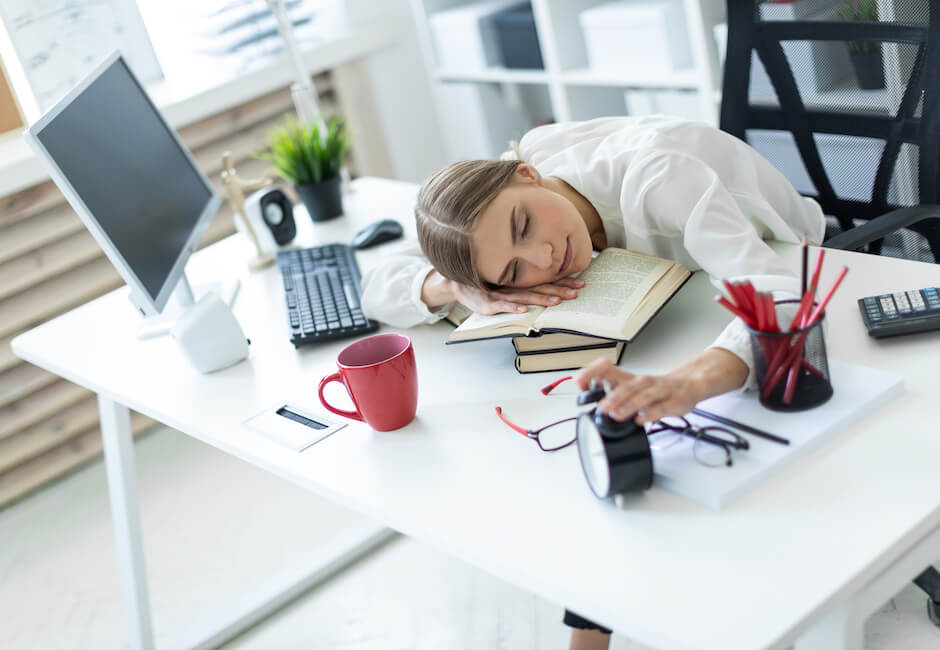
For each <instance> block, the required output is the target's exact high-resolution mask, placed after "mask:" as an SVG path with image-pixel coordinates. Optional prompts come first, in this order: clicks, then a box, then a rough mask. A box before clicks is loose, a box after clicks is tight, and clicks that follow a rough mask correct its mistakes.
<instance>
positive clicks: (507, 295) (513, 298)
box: [489, 289, 573, 307]
mask: <svg viewBox="0 0 940 650" xmlns="http://www.w3.org/2000/svg"><path fill="white" fill-rule="evenodd" d="M570 297H573V296H570ZM489 298H490V299H491V300H493V301H494V302H512V303H518V304H521V305H540V306H542V307H549V306H551V305H557V304H558V303H559V302H561V298H560V297H559V296H558V295H555V294H547V293H540V292H538V291H535V290H533V289H526V290H525V291H519V290H516V291H494V292H492V293H490V295H489Z"/></svg>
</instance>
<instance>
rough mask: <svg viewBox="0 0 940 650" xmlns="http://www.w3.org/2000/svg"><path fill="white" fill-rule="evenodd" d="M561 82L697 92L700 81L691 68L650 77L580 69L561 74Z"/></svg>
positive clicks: (577, 84)
mask: <svg viewBox="0 0 940 650" xmlns="http://www.w3.org/2000/svg"><path fill="white" fill-rule="evenodd" d="M559 78H560V79H561V82H562V83H564V84H568V85H572V86H619V87H624V88H675V89H680V90H698V88H699V87H700V81H699V77H698V74H697V72H696V71H695V70H694V69H693V68H685V69H682V70H674V71H672V72H658V73H655V74H651V75H636V74H630V75H618V74H616V73H614V72H608V71H605V70H591V69H590V68H582V69H579V70H571V71H569V72H563V73H561V74H560V75H559Z"/></svg>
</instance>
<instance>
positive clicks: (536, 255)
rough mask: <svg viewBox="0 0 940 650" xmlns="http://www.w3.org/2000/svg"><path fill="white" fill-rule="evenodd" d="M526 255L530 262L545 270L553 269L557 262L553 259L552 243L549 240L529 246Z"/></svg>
mask: <svg viewBox="0 0 940 650" xmlns="http://www.w3.org/2000/svg"><path fill="white" fill-rule="evenodd" d="M524 257H525V260H526V261H527V262H528V263H529V264H531V265H532V266H534V267H536V268H538V269H541V270H543V271H546V270H548V269H551V268H552V267H553V266H554V264H555V263H554V261H553V260H552V245H551V244H549V243H548V242H542V243H540V244H532V245H531V246H528V247H527V248H526V251H525V254H524Z"/></svg>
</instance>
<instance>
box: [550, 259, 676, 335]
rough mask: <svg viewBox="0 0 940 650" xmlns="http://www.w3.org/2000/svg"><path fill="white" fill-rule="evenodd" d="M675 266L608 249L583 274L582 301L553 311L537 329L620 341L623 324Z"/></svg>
mask: <svg viewBox="0 0 940 650" xmlns="http://www.w3.org/2000/svg"><path fill="white" fill-rule="evenodd" d="M672 265H673V262H670V261H669V260H664V259H661V258H658V257H652V256H650V255H644V254H642V253H635V252H632V251H627V250H623V249H618V248H608V249H605V250H604V251H602V252H601V254H600V255H598V256H597V258H595V259H594V261H593V262H591V265H590V266H589V267H588V268H587V269H586V270H585V271H584V273H582V274H581V276H580V277H581V279H582V280H584V282H585V286H584V288H583V289H580V290H579V291H578V297H577V298H575V299H574V300H565V301H563V302H562V303H561V304H558V305H555V306H554V307H551V308H550V309H548V310H547V311H546V312H545V313H544V314H543V315H542V316H541V317H540V318H539V320H538V321H537V322H536V325H537V326H538V327H539V328H542V327H555V328H561V329H572V330H576V331H587V332H589V333H592V334H600V335H605V333H606V335H607V336H613V337H615V338H618V337H619V333H620V327H621V325H623V322H624V321H625V320H626V318H627V317H628V316H629V315H630V314H631V313H632V312H633V310H634V309H635V308H636V307H637V305H638V304H639V303H640V301H641V300H642V299H643V297H644V296H645V295H646V294H647V293H648V292H649V290H650V288H652V286H653V285H654V284H655V283H656V281H657V280H659V278H660V277H662V275H663V274H664V273H665V272H666V271H668V270H669V268H670V267H672ZM585 318H588V319H591V321H592V324H591V325H592V326H591V327H587V326H586V325H585V323H584V319H585Z"/></svg>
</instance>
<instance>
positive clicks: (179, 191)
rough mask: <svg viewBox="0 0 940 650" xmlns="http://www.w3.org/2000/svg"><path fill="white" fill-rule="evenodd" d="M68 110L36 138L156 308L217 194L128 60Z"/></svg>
mask: <svg viewBox="0 0 940 650" xmlns="http://www.w3.org/2000/svg"><path fill="white" fill-rule="evenodd" d="M63 103H64V106H57V107H56V108H54V109H52V110H51V111H50V114H52V117H51V119H49V120H48V121H46V122H45V124H42V121H41V122H40V124H39V126H38V128H36V129H34V131H33V135H34V137H35V138H36V139H37V140H38V141H39V143H40V144H41V145H42V147H43V148H44V149H45V151H46V153H47V155H48V156H49V157H50V158H51V159H52V161H53V162H54V163H55V165H56V166H57V167H58V169H59V171H60V172H61V176H64V180H65V181H66V182H67V183H68V185H70V186H71V190H72V191H73V192H74V194H75V195H77V197H78V198H79V199H80V200H81V202H82V203H84V205H85V207H86V208H87V212H90V215H86V216H90V217H91V218H92V219H93V220H94V221H95V222H96V223H97V225H98V227H99V228H100V230H101V231H102V232H103V234H104V235H105V236H106V237H107V238H108V239H109V240H110V244H111V246H112V247H113V249H114V250H115V251H116V252H117V253H118V254H119V255H120V257H122V258H123V260H124V262H125V264H126V265H127V267H128V268H129V269H130V270H131V271H132V272H133V273H134V275H136V276H137V280H138V281H139V284H140V286H141V287H142V288H143V289H144V290H145V291H146V293H147V294H149V298H150V299H151V300H152V301H153V302H154V303H157V301H158V296H160V295H161V292H162V291H163V290H164V288H165V285H166V283H167V281H168V280H171V279H172V281H173V282H174V284H175V281H176V279H177V277H178V274H174V275H176V276H177V277H174V278H170V275H171V272H172V271H173V270H174V267H176V266H177V262H178V261H179V260H180V256H181V255H182V254H183V253H184V252H185V249H186V246H187V243H188V242H189V241H190V239H191V238H192V236H193V231H194V229H195V228H196V227H197V225H198V224H199V222H200V217H202V216H203V215H204V212H205V210H206V208H207V204H208V203H209V201H210V199H212V198H213V196H214V193H213V191H212V189H211V187H210V186H209V185H208V184H207V182H206V180H205V178H204V176H203V175H202V174H201V173H200V172H199V170H198V169H197V168H196V167H195V166H194V165H193V163H192V161H191V159H190V157H189V156H188V155H187V152H186V150H184V149H183V148H182V147H181V145H180V144H179V142H178V141H177V139H176V138H175V137H174V134H173V133H172V132H171V131H170V129H169V127H168V126H167V124H166V123H165V122H164V120H163V118H162V117H161V115H160V114H159V113H158V112H157V109H156V107H155V106H154V105H153V104H152V103H151V101H150V99H149V98H148V97H147V95H146V93H145V92H144V90H143V89H142V88H141V87H140V85H139V84H138V82H137V80H136V78H135V77H134V76H133V75H132V74H131V72H130V70H129V69H128V67H127V64H126V63H125V62H124V60H123V58H120V57H117V58H115V60H114V61H113V62H112V63H111V64H110V65H107V66H106V67H105V68H104V69H103V70H101V72H100V73H99V74H98V76H97V77H95V78H94V79H93V80H92V81H91V83H90V84H89V85H88V86H87V87H85V88H84V89H83V90H81V91H80V92H79V93H78V94H77V95H75V96H74V97H73V98H71V100H69V99H68V98H67V99H66V100H64V101H63ZM56 111H57V112H56ZM210 217H211V215H210ZM98 239H99V243H102V242H101V238H100V236H99V238H98ZM196 243H198V242H192V244H191V245H195V244H196ZM103 247H104V245H103ZM105 248H106V247H105ZM106 250H107V248H106ZM112 261H113V259H112ZM119 270H121V269H120V268H119ZM127 279H128V278H127V277H125V280H127ZM167 295H169V294H168V292H165V294H164V299H163V300H162V301H161V302H163V303H165V298H166V296H167ZM161 308H162V305H157V309H161Z"/></svg>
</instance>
